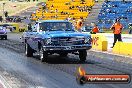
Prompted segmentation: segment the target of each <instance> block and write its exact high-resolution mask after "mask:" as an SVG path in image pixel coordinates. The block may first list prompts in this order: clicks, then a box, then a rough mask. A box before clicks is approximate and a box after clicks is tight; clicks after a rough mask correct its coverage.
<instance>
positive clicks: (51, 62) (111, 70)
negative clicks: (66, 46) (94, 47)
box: [0, 39, 132, 88]
mask: <svg viewBox="0 0 132 88" xmlns="http://www.w3.org/2000/svg"><path fill="white" fill-rule="evenodd" d="M0 51H1V52H0V74H1V75H2V76H3V77H4V78H5V79H6V80H7V82H8V83H9V84H10V85H11V86H12V87H13V88H36V87H42V88H80V87H83V88H125V87H126V88H131V87H132V83H130V84H87V85H84V86H80V85H78V84H77V83H76V77H75V75H76V72H77V70H78V67H79V66H80V65H81V66H83V67H84V69H85V70H86V71H87V73H88V74H130V75H131V76H132V65H131V64H125V63H119V62H116V61H114V60H112V59H114V58H118V57H115V56H109V55H101V54H96V55H95V53H94V52H92V51H88V57H87V61H86V62H84V63H80V62H79V58H78V56H75V55H72V54H69V55H68V57H65V58H62V57H59V56H58V55H52V56H49V58H48V61H47V62H43V63H42V62H40V61H39V59H38V56H37V55H34V57H31V58H28V57H26V56H25V54H24V45H23V44H22V43H21V42H19V41H15V40H12V39H8V40H0Z"/></svg>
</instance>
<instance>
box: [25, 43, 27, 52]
mask: <svg viewBox="0 0 132 88" xmlns="http://www.w3.org/2000/svg"><path fill="white" fill-rule="evenodd" d="M25 54H26V55H27V44H26V47H25Z"/></svg>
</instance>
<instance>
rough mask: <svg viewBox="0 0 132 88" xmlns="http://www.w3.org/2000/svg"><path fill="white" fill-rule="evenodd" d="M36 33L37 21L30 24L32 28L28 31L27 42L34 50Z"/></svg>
mask: <svg viewBox="0 0 132 88" xmlns="http://www.w3.org/2000/svg"><path fill="white" fill-rule="evenodd" d="M36 33H37V23H35V24H34V25H33V26H32V30H31V31H30V32H28V36H29V38H28V41H27V42H28V44H29V45H30V47H31V48H32V49H34V50H35V35H36Z"/></svg>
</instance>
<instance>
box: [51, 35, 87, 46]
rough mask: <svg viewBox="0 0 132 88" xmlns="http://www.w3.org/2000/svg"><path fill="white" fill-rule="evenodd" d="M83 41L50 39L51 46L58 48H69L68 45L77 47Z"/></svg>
mask: <svg viewBox="0 0 132 88" xmlns="http://www.w3.org/2000/svg"><path fill="white" fill-rule="evenodd" d="M83 43H84V39H77V38H73V37H72V38H71V37H70V38H68V37H66V38H52V45H59V46H70V45H79V44H83Z"/></svg>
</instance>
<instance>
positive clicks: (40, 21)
mask: <svg viewBox="0 0 132 88" xmlns="http://www.w3.org/2000/svg"><path fill="white" fill-rule="evenodd" d="M37 22H39V23H42V22H69V21H66V20H39V21H37Z"/></svg>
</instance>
